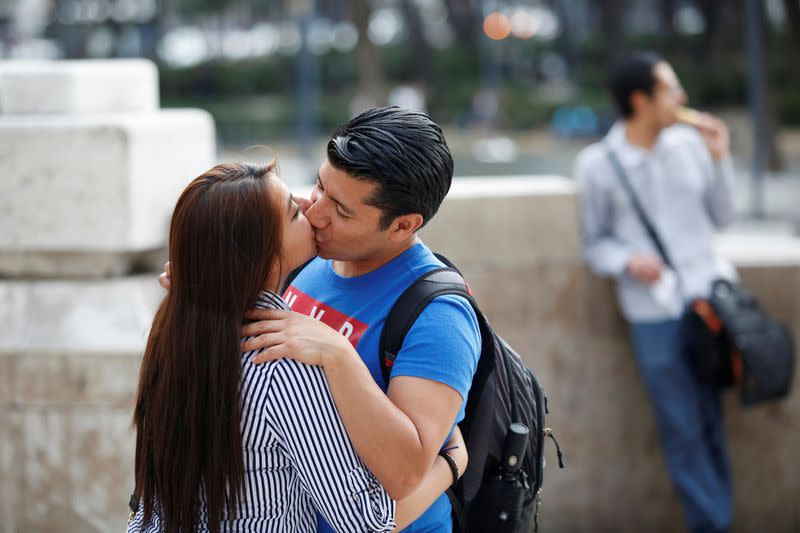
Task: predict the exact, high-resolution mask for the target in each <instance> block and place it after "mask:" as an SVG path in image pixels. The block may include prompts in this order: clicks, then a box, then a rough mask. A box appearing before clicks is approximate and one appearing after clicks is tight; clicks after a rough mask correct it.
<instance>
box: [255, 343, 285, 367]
mask: <svg viewBox="0 0 800 533" xmlns="http://www.w3.org/2000/svg"><path fill="white" fill-rule="evenodd" d="M282 346H283V345H278V346H273V347H272V348H267V349H266V350H261V351H260V352H258V353H257V354H256V355H254V356H253V357H251V358H250V361H251V362H253V363H254V364H257V365H258V364H261V363H266V362H268V361H275V360H277V359H283V358H284V357H286V353H285V350H283V349H282Z"/></svg>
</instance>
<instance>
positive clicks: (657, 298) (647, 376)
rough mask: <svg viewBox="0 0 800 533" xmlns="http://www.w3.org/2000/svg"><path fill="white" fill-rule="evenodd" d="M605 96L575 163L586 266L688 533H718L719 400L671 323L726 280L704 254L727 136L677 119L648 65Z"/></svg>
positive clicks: (719, 201) (621, 76)
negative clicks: (612, 291) (605, 281)
mask: <svg viewBox="0 0 800 533" xmlns="http://www.w3.org/2000/svg"><path fill="white" fill-rule="evenodd" d="M611 93H612V96H613V98H614V101H615V103H616V105H617V107H618V110H619V112H620V115H621V118H620V120H619V121H618V122H617V123H616V124H615V125H614V126H613V127H612V128H611V130H610V131H609V133H608V134H607V135H606V137H605V138H604V139H603V140H602V142H599V143H596V144H594V145H592V146H589V147H588V148H586V149H584V150H583V151H582V152H581V154H580V155H579V156H578V160H577V167H576V177H577V179H578V181H579V183H580V186H581V188H582V193H581V213H582V229H583V240H584V251H585V255H586V260H587V262H588V264H589V267H590V268H591V269H592V270H593V271H594V272H595V273H597V274H599V275H602V276H609V277H613V278H614V279H615V280H616V282H617V296H618V301H619V304H620V306H621V308H622V312H623V314H624V316H625V318H626V319H627V321H628V322H629V324H630V331H631V337H632V341H633V347H634V351H635V354H636V359H637V363H638V366H639V369H640V372H641V375H642V377H643V379H644V382H645V386H646V388H647V391H648V394H649V396H650V400H651V403H652V405H653V408H654V410H655V414H656V422H657V425H658V429H659V432H660V436H661V444H662V447H663V449H664V453H665V456H666V462H667V467H668V470H669V473H670V476H671V478H672V481H673V483H674V485H675V487H676V489H677V491H678V493H679V495H680V499H681V503H682V505H683V508H684V510H685V513H686V518H687V521H688V524H689V527H690V529H691V531H693V532H719V531H727V530H729V528H730V526H731V521H732V503H731V481H730V470H729V460H728V454H727V451H726V443H725V431H724V426H723V415H722V411H721V408H720V399H719V390H718V389H717V388H716V387H714V386H711V385H708V384H705V383H702V382H700V381H699V380H698V379H697V377H696V376H695V374H694V372H693V371H692V368H691V366H690V364H689V361H688V359H687V358H686V357H685V356H684V354H683V350H682V339H681V319H682V317H683V314H684V309H685V307H686V304H687V303H688V302H689V301H691V300H693V299H695V298H706V297H708V295H709V293H710V289H711V283H712V281H713V280H714V279H716V278H719V277H730V276H731V275H732V274H733V272H732V269H731V268H730V266H728V265H725V264H724V263H723V262H722V261H720V259H719V258H718V257H717V256H716V255H715V253H714V250H713V246H712V236H713V233H714V230H715V229H717V228H719V227H721V226H723V225H725V224H727V223H729V222H730V220H731V219H732V216H733V203H732V187H733V180H734V173H733V166H732V164H731V160H730V156H729V142H728V138H729V135H728V129H727V127H726V126H725V124H724V123H723V122H722V121H720V120H719V119H717V118H716V117H713V116H711V115H708V114H706V113H697V112H693V111H691V110H687V109H686V108H684V107H683V106H684V104H685V103H686V100H687V97H686V93H685V92H684V90H683V88H682V87H681V84H680V82H679V80H678V77H677V76H676V74H675V72H674V70H673V69H672V67H671V66H670V65H669V64H668V63H666V62H665V61H663V60H662V59H661V58H659V57H658V56H656V55H653V54H647V53H637V54H635V55H633V56H631V57H629V58H628V59H626V60H625V61H623V62H622V63H620V65H619V66H618V67H617V69H616V70H615V71H614V73H613V75H612V80H611ZM678 121H683V122H686V123H691V126H688V125H683V124H678ZM626 182H627V185H626ZM637 203H638V205H639V206H640V209H641V214H640V213H639V212H637V207H636V204H637ZM642 214H643V215H644V217H646V218H647V219H649V223H650V225H651V226H652V227H653V229H654V230H655V231H654V233H655V234H656V235H657V237H653V235H652V234H651V232H649V231H648V230H647V224H646V223H645V222H644V218H643V216H642ZM656 240H658V241H660V245H659V244H657V243H656ZM660 248H661V249H660Z"/></svg>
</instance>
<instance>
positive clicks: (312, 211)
mask: <svg viewBox="0 0 800 533" xmlns="http://www.w3.org/2000/svg"><path fill="white" fill-rule="evenodd" d="M298 205H300V204H299V203H298ZM301 209H303V214H304V215H305V216H306V219H307V220H308V222H309V223H310V224H311V225H312V226H314V228H315V229H320V228H322V227H324V226H325V217H324V216H322V213H321V209H320V202H319V199H318V198H317V199H314V198H313V197H312V199H311V200H306V205H305V207H302V206H301Z"/></svg>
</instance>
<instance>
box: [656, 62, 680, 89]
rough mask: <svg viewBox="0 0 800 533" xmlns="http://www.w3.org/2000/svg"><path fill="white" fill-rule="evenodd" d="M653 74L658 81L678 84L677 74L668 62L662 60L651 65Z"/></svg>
mask: <svg viewBox="0 0 800 533" xmlns="http://www.w3.org/2000/svg"><path fill="white" fill-rule="evenodd" d="M653 75H654V76H655V78H656V79H657V80H658V81H660V82H662V83H665V84H666V85H677V84H678V75H677V74H675V70H673V68H672V67H671V66H670V64H669V63H666V62H664V61H661V62H660V63H657V64H656V66H655V67H653Z"/></svg>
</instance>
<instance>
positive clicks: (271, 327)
mask: <svg viewBox="0 0 800 533" xmlns="http://www.w3.org/2000/svg"><path fill="white" fill-rule="evenodd" d="M286 325H287V324H286V322H285V321H284V320H260V321H258V322H251V323H250V324H244V325H243V326H242V330H241V331H242V333H241V334H242V337H257V336H259V335H263V334H265V333H275V332H277V331H283V330H285V329H286Z"/></svg>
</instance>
